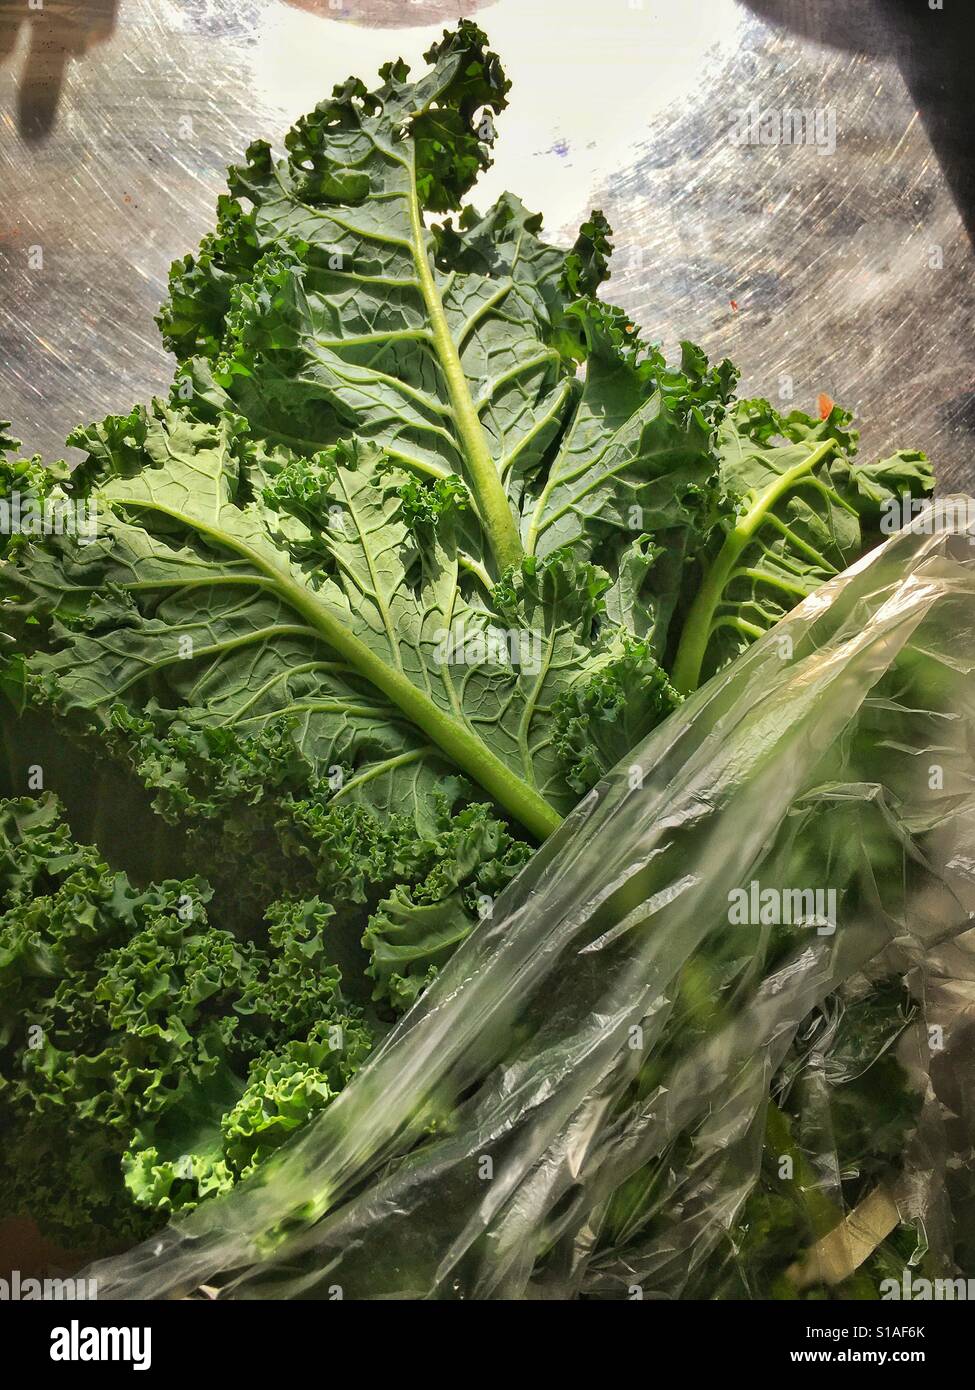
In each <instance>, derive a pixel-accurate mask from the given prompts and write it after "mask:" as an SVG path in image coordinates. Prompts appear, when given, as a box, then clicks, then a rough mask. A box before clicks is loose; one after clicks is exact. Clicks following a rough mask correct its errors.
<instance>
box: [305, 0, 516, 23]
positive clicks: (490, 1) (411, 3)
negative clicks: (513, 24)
mask: <svg viewBox="0 0 975 1390" xmlns="http://www.w3.org/2000/svg"><path fill="white" fill-rule="evenodd" d="M286 3H287V4H289V5H293V6H294V7H295V9H298V10H307V11H308V12H309V13H310V14H320V15H324V16H325V17H326V18H328V19H341V20H345V21H346V23H351V24H361V25H363V26H366V27H368V28H372V29H408V28H411V27H419V26H420V25H421V24H438V23H441V22H442V23H444V24H453V23H455V22H456V21H457V20H458V19H470V18H471V17H472V16H473V15H475V14H477V12H478V11H479V10H486V9H488V8H489V7H490V6H491V5H494V4H496V3H497V0H286Z"/></svg>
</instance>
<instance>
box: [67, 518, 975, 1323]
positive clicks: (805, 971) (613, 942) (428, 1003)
mask: <svg viewBox="0 0 975 1390" xmlns="http://www.w3.org/2000/svg"><path fill="white" fill-rule="evenodd" d="M962 501H963V502H964V499H962ZM971 514H972V513H971V512H969V511H967V510H966V508H965V507H964V506H963V505H962V506H959V507H958V508H956V509H955V510H954V512H953V511H952V510H951V509H950V508H947V509H946V508H945V506H944V504H943V503H942V504H938V505H936V506H935V508H933V509H930V510H929V511H928V512H926V513H924V514H923V515H922V516H921V517H919V518H917V519H916V520H915V522H914V525H913V529H912V530H911V531H908V532H901V533H899V534H898V535H896V536H894V537H893V538H892V539H891V540H890V541H888V542H887V543H886V544H885V545H883V546H882V547H880V548H879V549H878V550H877V551H875V552H874V553H873V554H872V555H870V556H869V557H867V559H866V560H864V561H862V562H861V563H859V564H858V565H856V566H854V567H853V568H852V569H850V570H849V571H847V572H846V573H844V574H843V575H841V576H839V577H838V578H837V579H835V580H834V581H832V582H831V583H830V584H828V585H827V586H826V587H824V588H823V589H822V590H820V591H819V592H817V593H816V594H815V595H814V596H813V597H811V598H809V599H808V600H806V601H805V602H804V603H803V604H801V605H800V607H799V608H797V609H796V610H795V611H794V612H793V613H792V614H791V615H790V616H789V618H787V619H786V620H785V621H784V622H783V623H781V624H780V625H779V626H778V627H777V628H775V629H774V630H773V631H772V632H771V633H769V634H768V635H767V636H765V637H764V638H763V639H761V640H760V641H758V642H757V643H756V644H755V646H754V647H752V648H751V649H750V650H749V651H748V652H747V653H746V654H745V655H744V656H743V657H741V658H740V659H739V660H738V661H737V662H735V664H734V665H732V666H730V667H728V668H726V669H725V670H723V671H722V672H720V673H719V674H718V675H717V676H716V677H715V678H714V679H713V680H711V681H710V682H709V683H708V684H707V685H706V686H705V687H704V688H703V689H702V690H700V691H699V692H698V693H697V694H695V695H694V696H693V697H692V698H690V699H689V700H687V702H686V703H685V704H684V705H683V706H682V707H681V708H680V709H679V710H678V711H677V712H676V713H675V714H674V715H672V716H671V717H670V719H668V720H667V721H666V723H664V724H663V725H661V726H660V727H659V728H658V729H656V730H655V731H654V732H653V733H652V734H651V735H650V736H649V737H648V738H647V739H646V741H645V742H644V743H643V744H642V745H641V746H640V747H639V748H638V749H636V750H634V752H633V754H632V756H631V758H630V760H629V762H628V763H626V764H621V765H620V766H619V767H617V768H616V769H615V771H614V773H613V774H612V775H611V777H610V778H608V779H607V780H606V781H605V782H604V783H602V784H601V785H600V786H599V787H598V788H597V789H596V790H594V791H593V792H592V793H590V794H589V795H588V796H587V797H586V798H585V799H584V800H583V802H582V803H581V804H580V805H579V806H578V808H577V809H576V810H575V812H574V813H573V814H572V816H571V817H570V818H569V819H568V820H567V821H566V823H565V824H564V826H563V827H562V829H561V830H560V831H559V832H558V833H557V834H556V835H555V836H554V837H553V838H552V839H551V840H550V841H549V842H547V843H546V844H545V845H544V846H543V848H542V849H541V850H540V851H539V852H538V853H537V854H536V856H535V857H534V859H533V860H532V861H531V862H530V863H529V864H528V866H527V867H526V868H525V869H524V870H523V872H522V873H521V874H520V875H519V877H518V878H517V879H516V880H515V882H514V883H513V884H512V885H511V886H510V888H509V889H508V890H507V891H506V892H505V893H504V895H503V896H502V897H501V898H500V899H499V900H498V901H497V903H496V904H495V907H494V912H493V916H492V917H491V918H490V919H488V920H486V921H485V922H483V923H482V924H481V926H480V927H479V928H478V929H477V930H476V931H475V932H474V933H473V935H472V936H471V937H470V938H469V939H468V940H467V942H466V943H465V944H464V946H463V947H462V948H461V949H460V950H459V951H458V952H457V954H456V955H455V956H454V958H453V959H452V961H451V962H450V963H449V965H448V966H447V967H446V968H445V969H444V970H443V972H442V973H441V975H440V976H439V978H438V979H437V980H436V981H435V983H434V984H433V985H432V986H431V987H430V988H429V989H428V990H427V992H426V994H425V995H424V996H423V997H422V998H421V999H420V1000H419V1001H418V1003H417V1005H416V1006H415V1007H414V1008H413V1009H412V1011H411V1012H410V1013H409V1014H408V1015H407V1016H406V1017H405V1018H404V1019H403V1020H402V1021H401V1023H400V1024H399V1025H398V1026H397V1028H396V1029H395V1030H394V1031H393V1032H392V1033H391V1034H390V1036H389V1037H388V1039H387V1040H386V1041H385V1042H384V1044H383V1045H382V1047H381V1048H380V1049H379V1050H378V1051H377V1053H376V1054H375V1055H374V1056H373V1058H372V1059H371V1061H370V1062H369V1064H368V1065H367V1067H366V1068H365V1069H364V1070H363V1071H362V1072H361V1073H360V1074H359V1076H358V1077H357V1078H356V1080H355V1081H354V1083H353V1084H352V1085H351V1086H350V1087H349V1088H348V1089H347V1090H346V1091H345V1092H344V1093H343V1094H342V1095H341V1096H339V1097H338V1099H337V1100H336V1101H335V1102H334V1103H333V1104H332V1105H331V1107H330V1108H329V1109H328V1110H327V1111H325V1112H324V1113H323V1114H322V1115H320V1116H319V1117H318V1118H317V1119H316V1120H315V1121H314V1122H313V1123H312V1124H311V1125H310V1126H309V1127H308V1128H307V1129H306V1130H305V1131H304V1132H303V1134H302V1135H301V1136H300V1137H299V1138H298V1139H297V1140H296V1141H294V1142H292V1143H291V1144H290V1145H289V1146H288V1147H287V1148H286V1149H284V1150H282V1151H281V1152H280V1154H279V1155H278V1156H276V1157H275V1158H274V1159H273V1160H272V1161H270V1162H269V1163H267V1164H266V1165H265V1166H264V1168H263V1169H262V1170H260V1172H259V1173H258V1174H257V1175H256V1176H255V1177H254V1178H253V1179H251V1180H249V1181H248V1182H246V1183H244V1184H242V1185H241V1186H240V1187H239V1188H237V1189H236V1190H235V1191H234V1192H233V1193H231V1194H229V1195H228V1196H226V1197H222V1198H219V1199H216V1200H212V1201H209V1202H206V1203H204V1204H203V1205H202V1206H201V1207H200V1208H199V1209H198V1210H197V1211H195V1212H194V1213H192V1214H191V1215H190V1216H189V1217H187V1218H184V1219H182V1220H180V1221H178V1222H175V1223H174V1224H172V1225H171V1226H170V1227H168V1228H167V1229H166V1230H165V1231H164V1232H162V1233H161V1235H160V1236H158V1237H156V1238H154V1239H153V1240H151V1241H149V1242H147V1243H145V1244H144V1245H142V1246H140V1247H138V1248H137V1249H135V1250H134V1251H131V1252H129V1253H128V1254H125V1255H122V1256H120V1257H116V1258H113V1259H110V1260H107V1261H102V1262H100V1263H99V1264H97V1265H95V1266H93V1268H92V1269H91V1270H90V1271H89V1274H90V1275H91V1276H92V1277H95V1278H97V1280H98V1282H99V1289H100V1296H101V1297H124V1298H157V1297H167V1296H168V1297H173V1296H186V1295H188V1294H190V1293H192V1292H193V1291H194V1290H196V1289H198V1288H199V1287H200V1286H209V1287H210V1288H211V1289H219V1291H220V1296H221V1297H228V1296H237V1297H318V1298H337V1297H344V1298H447V1299H450V1298H477V1299H497V1298H507V1299H511V1298H573V1297H580V1296H581V1297H597V1298H604V1297H605V1298H633V1297H664V1298H676V1297H710V1298H714V1297H726V1296H735V1297H740V1296H749V1295H751V1296H768V1294H769V1289H770V1288H772V1289H773V1290H775V1291H777V1296H800V1295H801V1294H802V1292H803V1290H808V1289H810V1288H815V1287H817V1286H819V1287H820V1288H822V1289H825V1290H827V1291H828V1289H829V1287H830V1286H839V1287H848V1285H844V1284H843V1280H844V1279H847V1280H849V1279H853V1280H854V1281H855V1280H857V1279H862V1278H864V1277H866V1276H865V1271H867V1270H871V1271H872V1273H871V1275H870V1278H871V1279H873V1280H874V1283H873V1284H871V1286H870V1288H871V1289H872V1290H873V1295H874V1296H877V1295H876V1283H875V1281H876V1279H877V1278H878V1277H879V1275H881V1274H883V1272H884V1270H887V1271H890V1270H895V1271H896V1272H897V1275H898V1276H899V1274H900V1271H901V1270H902V1269H906V1270H907V1271H908V1273H909V1274H911V1273H912V1272H913V1274H914V1275H917V1274H919V1273H920V1272H921V1271H926V1272H928V1273H931V1272H934V1273H936V1274H938V1275H942V1276H950V1275H953V1274H957V1273H958V1272H959V1268H960V1266H959V1259H964V1257H965V1254H966V1252H967V1251H970V1250H971V1251H973V1252H975V1240H973V1239H972V1236H971V1234H970V1228H971V1227H972V1225H973V1224H975V1223H973V1219H972V1208H973V1206H975V1202H973V1200H972V1197H971V1171H970V1169H969V1168H967V1167H966V1166H965V1159H964V1155H965V1154H966V1153H967V1152H970V1150H971V1147H972V1143H973V1138H975V1108H973V1102H972V1097H973V1096H975V1090H973V1088H972V1086H971V1084H970V1083H971V1082H972V1080H973V1077H975V1067H973V1064H972V1060H971V1058H972V1047H971V1038H972V1034H973V1032H975V1025H973V1023H972V1020H973V1019H975V933H972V932H971V930H970V929H971V926H972V921H973V919H972V913H973V909H975V761H973V757H972V753H973V747H975V681H973V678H972V672H973V667H975V534H971V535H970V534H969V533H968V531H967V530H966V526H965V524H964V520H962V521H961V522H959V521H958V520H957V519H955V520H953V519H952V518H953V517H954V518H958V517H961V518H962V519H964V518H965V517H966V516H967V515H971ZM946 516H947V522H946V521H945V517H946ZM817 891H818V893H819V894H820V896H819V897H816V893H817ZM770 893H771V896H769V894H770ZM803 893H805V894H806V895H807V896H805V897H803V896H802V894H803ZM810 894H811V895H812V896H808V895H810ZM830 894H832V895H833V896H832V897H831V896H830ZM763 895H764V896H763ZM786 904H789V906H786ZM742 917H745V918H747V919H748V920H745V921H742V920H741V918H742ZM763 917H764V918H767V919H774V918H775V917H778V918H779V919H780V920H779V921H778V922H776V921H774V920H763ZM781 919H791V920H781ZM878 1001H879V1002H878ZM892 1077H893V1078H895V1079H896V1078H903V1080H904V1085H903V1090H902V1091H900V1090H898V1091H896V1094H895V1091H894V1090H893V1089H892V1085H893V1083H892V1081H891V1078H892ZM871 1078H874V1079H875V1080H871ZM897 1084H898V1085H899V1084H900V1082H899V1081H898V1083H897ZM871 1087H872V1089H871ZM871 1106H873V1107H875V1109H874V1110H871ZM858 1125H859V1126H860V1129H859V1130H858V1128H857V1126H858ZM898 1126H900V1127H898ZM861 1131H862V1132H861ZM851 1133H852V1135H853V1138H852V1140H851V1138H850V1135H851ZM858 1136H859V1137H858ZM851 1143H852V1146H853V1147H852V1148H851ZM858 1145H859V1147H857V1146H858ZM777 1184H778V1185H779V1186H778V1187H777V1186H776V1185H777ZM851 1194H852V1195H851ZM783 1203H784V1204H785V1205H782V1204H783ZM797 1214H798V1215H797ZM797 1223H798V1224H797ZM803 1223H805V1224H803ZM797 1231H803V1232H804V1234H803V1236H802V1240H801V1241H800V1242H799V1245H800V1246H801V1247H802V1249H799V1250H798V1251H794V1250H793V1246H792V1244H791V1243H790V1242H793V1243H794V1242H795V1241H796V1240H797V1239H798V1238H797V1236H796V1232H797ZM830 1231H832V1235H831V1236H830V1235H829V1232H830ZM803 1249H804V1250H805V1253H802V1250H803ZM773 1257H774V1258H777V1259H778V1260H779V1262H780V1266H781V1267H780V1268H778V1269H775V1268H770V1264H774V1258H773ZM756 1271H758V1272H757V1273H756ZM961 1272H962V1273H965V1271H964V1269H962V1270H961ZM970 1272H973V1273H975V1271H970ZM783 1281H785V1283H783ZM783 1289H786V1292H783ZM861 1292H862V1291H861ZM865 1296H870V1293H869V1292H868V1293H867V1294H866V1295H865Z"/></svg>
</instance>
